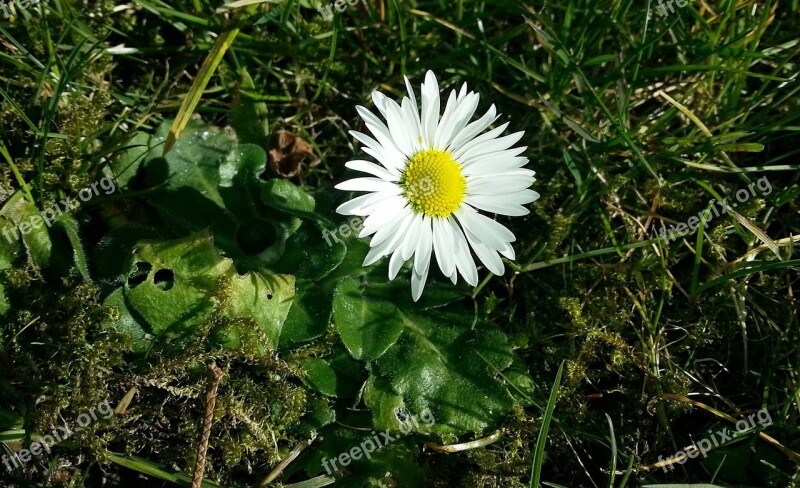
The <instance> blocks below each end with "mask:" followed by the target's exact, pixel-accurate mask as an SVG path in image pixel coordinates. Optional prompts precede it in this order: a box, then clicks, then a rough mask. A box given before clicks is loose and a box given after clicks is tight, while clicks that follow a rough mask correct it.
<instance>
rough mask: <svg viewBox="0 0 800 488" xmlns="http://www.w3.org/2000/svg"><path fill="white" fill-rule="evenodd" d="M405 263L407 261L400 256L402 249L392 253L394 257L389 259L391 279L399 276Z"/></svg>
mask: <svg viewBox="0 0 800 488" xmlns="http://www.w3.org/2000/svg"><path fill="white" fill-rule="evenodd" d="M403 264H405V261H403V258H402V257H400V251H399V250H397V251H395V252H394V254H392V259H390V260H389V281H392V280H393V279H395V278H396V277H397V273H398V272H399V271H400V268H401V267H403Z"/></svg>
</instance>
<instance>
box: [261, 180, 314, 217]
mask: <svg viewBox="0 0 800 488" xmlns="http://www.w3.org/2000/svg"><path fill="white" fill-rule="evenodd" d="M261 200H262V201H263V202H264V204H265V205H267V206H268V207H272V208H275V209H278V210H281V211H283V212H286V213H289V214H292V215H296V216H303V217H306V216H309V215H308V214H310V213H311V212H313V211H314V207H315V203H314V198H313V197H312V196H311V195H309V194H308V193H306V192H304V191H303V190H302V189H301V188H300V187H298V186H297V185H295V184H294V183H292V182H291V181H288V180H269V181H268V182H266V184H265V185H264V187H263V189H262V191H261ZM312 217H313V214H312Z"/></svg>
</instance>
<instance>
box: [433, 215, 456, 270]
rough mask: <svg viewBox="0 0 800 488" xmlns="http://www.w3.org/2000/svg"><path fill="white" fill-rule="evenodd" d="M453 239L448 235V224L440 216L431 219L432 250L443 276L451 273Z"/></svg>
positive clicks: (452, 265)
mask: <svg viewBox="0 0 800 488" xmlns="http://www.w3.org/2000/svg"><path fill="white" fill-rule="evenodd" d="M453 241H454V238H452V237H451V236H450V226H449V225H448V224H447V223H446V222H444V221H443V220H442V219H440V218H434V219H433V252H434V254H435V255H436V262H438V263H439V269H441V270H442V273H443V274H444V275H445V276H450V275H451V274H453V269H455V261H454V260H453V246H454V244H453Z"/></svg>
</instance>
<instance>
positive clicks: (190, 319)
mask: <svg viewBox="0 0 800 488" xmlns="http://www.w3.org/2000/svg"><path fill="white" fill-rule="evenodd" d="M133 254H134V259H133V264H132V267H131V272H130V273H129V274H128V276H127V279H128V281H127V284H126V286H125V288H124V294H125V298H126V300H127V302H126V303H128V304H130V306H131V307H132V308H133V309H134V310H135V312H136V313H138V314H139V315H140V316H141V317H142V319H144V321H145V323H146V324H147V325H148V326H149V327H150V329H151V330H152V331H153V333H155V334H156V335H158V336H160V337H162V338H163V337H166V338H172V337H188V336H191V335H192V334H193V333H195V332H196V330H197V329H198V328H199V327H200V326H201V325H203V324H205V323H206V322H207V321H208V320H209V319H210V318H211V315H212V313H214V312H215V311H216V312H217V317H218V318H219V319H222V320H221V323H222V325H221V326H220V327H217V328H216V329H215V331H214V334H212V340H213V341H215V342H216V343H217V344H219V345H221V346H223V347H226V348H231V349H238V348H242V347H248V348H251V349H252V350H253V351H255V352H257V353H261V354H266V353H267V352H268V351H269V350H271V349H273V348H275V347H277V344H278V338H279V337H280V332H281V329H282V327H283V324H284V322H285V320H286V317H287V315H288V313H289V309H290V308H291V304H292V300H293V298H294V293H295V291H294V276H291V275H273V274H268V273H257V272H252V273H247V274H244V275H239V274H237V273H236V271H235V269H234V266H233V261H231V260H230V259H227V258H226V259H223V258H221V257H220V255H219V253H218V252H217V250H216V248H215V247H214V244H213V241H212V238H211V236H210V235H209V234H208V233H199V234H195V235H192V236H189V237H186V238H183V239H177V240H172V241H146V242H142V243H140V244H139V245H137V246H136V248H135V249H134V251H133ZM137 273H139V274H138V275H137Z"/></svg>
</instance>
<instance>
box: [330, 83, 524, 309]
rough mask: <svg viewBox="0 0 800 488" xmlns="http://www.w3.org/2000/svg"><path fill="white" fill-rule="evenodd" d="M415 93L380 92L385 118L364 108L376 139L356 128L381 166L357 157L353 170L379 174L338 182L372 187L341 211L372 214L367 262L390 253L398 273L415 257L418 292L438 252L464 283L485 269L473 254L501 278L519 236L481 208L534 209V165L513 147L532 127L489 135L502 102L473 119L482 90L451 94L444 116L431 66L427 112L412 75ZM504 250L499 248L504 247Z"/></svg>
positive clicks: (348, 187) (446, 269)
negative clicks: (478, 265) (419, 103)
mask: <svg viewBox="0 0 800 488" xmlns="http://www.w3.org/2000/svg"><path fill="white" fill-rule="evenodd" d="M406 87H407V89H408V96H407V97H403V100H402V101H401V103H400V104H399V105H398V104H397V102H395V101H394V100H390V99H389V98H387V97H386V96H385V95H383V94H382V93H380V92H377V91H376V92H373V93H372V100H373V102H374V103H375V107H376V108H377V109H378V111H379V112H380V114H381V115H382V116H383V118H384V119H385V120H386V123H384V122H383V121H382V120H381V119H379V118H378V117H377V116H376V115H375V114H373V113H372V112H370V111H369V110H367V109H366V108H364V107H361V106H359V107H356V109H357V110H358V113H359V115H360V116H361V117H362V118H363V119H364V121H365V122H366V125H367V128H368V129H369V131H370V132H371V133H372V137H371V136H369V135H367V134H363V133H361V132H357V131H350V134H352V135H353V137H355V138H356V139H358V140H359V141H360V142H361V143H362V144H364V147H363V148H362V149H363V150H364V152H365V153H367V154H368V155H370V156H372V157H373V158H375V159H376V160H377V161H378V163H380V164H375V163H372V162H369V161H364V160H356V161H349V162H348V163H347V164H346V166H347V167H348V168H350V169H353V170H356V171H361V172H364V173H367V174H369V175H372V176H370V177H362V178H354V179H351V180H347V181H345V182H343V183H340V184H338V185H336V188H337V189H339V190H345V191H359V192H367V193H366V194H365V195H362V196H359V197H356V198H354V199H352V200H350V201H348V202H345V203H344V204H342V205H340V206H339V208H337V209H336V211H337V212H338V213H340V214H342V215H356V216H361V217H365V219H364V228H363V229H362V231H361V233H360V235H359V237H367V236H372V240H371V242H370V251H369V253H368V254H367V257H366V259H365V260H364V266H369V265H370V264H372V263H374V262H376V261H377V260H379V259H380V258H382V257H384V256H388V255H391V258H390V260H389V279H390V280H393V279H394V278H395V277H396V276H397V273H398V272H399V271H400V268H401V267H402V266H403V264H405V263H406V262H407V261H408V260H409V259H411V258H412V257H413V258H414V264H413V266H412V277H411V295H412V297H413V298H414V301H416V300H418V299H419V297H420V296H421V295H422V290H423V288H424V287H425V281H426V280H427V278H428V272H429V270H430V267H431V259H432V257H434V256H435V257H436V262H437V263H438V265H439V269H440V270H441V271H442V273H443V274H444V275H445V276H447V277H448V278H450V280H451V281H452V282H453V284H455V283H456V282H457V280H458V275H459V274H461V276H463V277H464V279H465V280H466V281H467V283H469V284H470V285H472V286H476V285H477V284H478V270H477V268H476V266H475V261H474V260H473V258H472V253H473V252H474V253H475V255H476V256H477V257H478V259H480V262H481V263H483V265H484V266H486V268H487V269H488V270H489V271H491V272H492V273H494V274H496V275H502V274H503V271H504V267H503V261H502V260H501V259H500V255H502V256H505V257H506V258H508V259H514V249H513V248H512V247H511V243H512V242H514V241H515V237H514V234H513V233H512V232H511V231H510V230H508V229H507V228H506V227H504V226H503V225H502V224H500V223H498V222H496V221H494V220H493V219H491V218H489V217H487V216H485V215H483V214H482V213H481V212H480V211H484V212H490V213H494V214H500V215H526V214H528V213H529V211H528V209H527V208H525V206H524V205H525V204H528V203H531V202H532V201H534V200H536V199H537V198H539V194H538V193H536V192H535V191H533V190H530V189H528V187H530V186H531V184H532V183H533V182H534V181H535V178H534V174H535V173H534V171H532V170H529V169H524V168H523V166H525V164H527V162H528V159H527V158H525V157H523V156H520V154H522V152H523V151H524V150H525V149H526V148H525V147H515V148H512V146H513V145H514V144H516V143H517V142H519V140H520V139H521V138H522V135H523V133H522V132H517V133H515V134H511V135H507V136H504V137H500V134H502V133H503V131H505V129H506V127H508V124H507V123H506V124H503V125H501V126H499V127H497V128H495V129H492V130H490V131H488V132H484V131H485V130H486V129H487V128H488V127H489V126H490V125H492V124H493V123H494V122H495V121H496V120H497V119H498V117H499V115H498V114H497V110H496V109H495V106H494V105H492V106H491V107H490V108H489V111H488V112H487V113H486V114H485V115H484V116H483V117H481V118H479V119H477V120H475V121H473V122H470V119H472V117H473V115H474V114H475V111H476V109H477V108H478V101H479V99H480V95H478V94H477V93H474V92H467V85H466V83H465V84H464V86H463V87H462V88H461V91H460V92H458V93H456V91H455V90H453V91H451V92H450V96H449V98H448V99H447V105H446V106H445V109H444V114H443V115H442V116H441V118H440V116H439V114H440V101H439V84H438V82H437V80H436V76H435V75H434V74H433V73H432V72H430V71H428V73H427V75H426V76H425V82H424V83H423V84H422V107H421V109H422V110H421V113H420V111H419V109H418V106H417V98H416V95H415V94H414V90H413V88H412V87H411V84H410V82H409V81H408V78H406ZM498 253H499V254H498Z"/></svg>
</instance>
